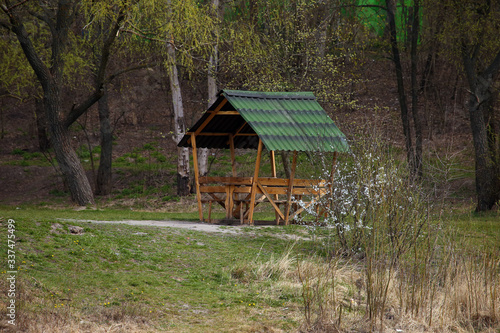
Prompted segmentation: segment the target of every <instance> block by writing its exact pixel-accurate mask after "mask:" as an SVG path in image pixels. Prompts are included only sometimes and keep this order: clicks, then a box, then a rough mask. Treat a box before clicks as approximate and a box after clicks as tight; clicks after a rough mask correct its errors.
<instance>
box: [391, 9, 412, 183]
mask: <svg viewBox="0 0 500 333" xmlns="http://www.w3.org/2000/svg"><path fill="white" fill-rule="evenodd" d="M385 3H386V7H387V21H388V25H389V39H390V43H391V51H392V61H393V62H394V66H395V70H396V81H397V85H398V99H399V106H400V109H401V121H402V123H403V133H404V136H405V144H406V157H407V160H408V164H409V167H410V172H411V176H412V177H413V176H414V171H415V167H414V166H415V156H414V153H413V143H412V138H411V128H410V119H409V117H408V105H407V103H406V93H405V88H404V82H403V68H402V66H401V58H400V55H399V47H398V41H397V34H396V21H395V18H394V3H393V1H391V0H385Z"/></svg>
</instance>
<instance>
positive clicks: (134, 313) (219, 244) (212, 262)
mask: <svg viewBox="0 0 500 333" xmlns="http://www.w3.org/2000/svg"><path fill="white" fill-rule="evenodd" d="M74 213H75V212H72V211H70V210H67V211H50V210H30V209H19V210H15V211H9V210H4V211H3V212H1V213H0V216H2V220H1V229H0V230H1V234H0V239H3V242H4V245H5V244H6V243H7V219H8V218H14V219H15V236H16V246H15V253H16V257H15V260H16V265H17V271H18V274H17V277H18V281H17V288H18V290H17V297H18V299H19V301H18V303H17V306H18V307H17V311H18V312H17V316H18V317H17V318H18V325H20V327H21V328H25V329H26V328H30V329H31V331H42V330H43V329H45V330H47V329H48V327H52V328H51V331H53V332H56V331H57V329H59V330H60V331H61V332H62V331H67V330H68V329H70V328H71V329H72V330H75V331H79V330H83V331H85V330H90V331H95V330H105V329H109V328H111V327H112V326H113V325H117V324H120V325H128V327H129V329H133V330H145V331H148V330H151V331H156V330H159V331H167V332H168V331H170V332H187V331H189V332H215V331H217V332H245V331H248V332H252V331H263V330H271V331H273V330H275V331H285V332H287V331H290V330H293V329H294V328H296V327H297V326H298V325H299V324H300V309H299V307H300V290H299V288H297V287H296V286H283V285H280V282H279V279H278V278H279V277H278V276H274V277H273V276H272V275H273V274H272V273H273V272H272V268H271V271H270V272H269V274H267V273H263V274H260V275H256V274H255V272H253V270H254V269H255V268H257V267H258V265H259V263H263V262H269V261H270V260H272V258H276V257H280V256H281V255H283V254H284V253H286V252H287V251H288V249H289V248H290V246H291V241H289V240H284V239H281V238H279V237H275V236H274V235H275V233H273V232H263V233H254V232H250V230H249V229H246V230H248V231H243V230H242V233H241V234H238V235H232V234H223V233H202V232H195V231H188V230H181V229H172V228H157V227H134V226H129V225H124V224H92V223H88V222H86V223H74V222H64V221H61V220H58V219H57V218H74V217H76V215H78V218H80V219H102V220H113V219H116V217H117V216H118V215H120V214H119V213H118V212H116V211H114V212H106V213H103V212H101V213H99V212H93V211H85V212H78V214H74ZM121 213H122V215H123V217H125V218H127V219H131V218H133V219H159V218H160V217H162V218H165V216H164V215H163V216H160V215H156V214H155V213H152V214H148V213H140V212H139V213H137V212H135V213H134V212H121ZM56 217H57V218H56ZM70 225H71V226H80V227H83V228H84V233H83V234H82V235H75V234H71V233H70V232H69V231H68V226H70ZM307 243H309V242H304V243H303V244H301V245H296V246H295V247H294V249H293V251H294V256H295V255H297V254H300V253H301V252H303V251H306V252H308V251H309V250H310V248H309V245H308V244H307ZM6 252H7V251H6V246H2V250H1V252H0V253H1V256H2V258H6V257H7V253H6ZM6 272H7V269H6V268H5V265H3V267H2V271H1V273H2V274H1V275H2V276H3V278H1V281H0V286H2V289H4V288H5V287H6V285H7V280H6V277H7V273H6ZM266 274H267V275H266ZM0 311H1V314H2V324H3V325H4V326H3V328H6V327H9V326H8V325H6V323H5V321H4V319H5V318H6V316H5V312H6V307H5V304H2V306H1V308H0ZM55 323H57V324H55Z"/></svg>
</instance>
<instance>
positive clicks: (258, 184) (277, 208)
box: [257, 180, 285, 219]
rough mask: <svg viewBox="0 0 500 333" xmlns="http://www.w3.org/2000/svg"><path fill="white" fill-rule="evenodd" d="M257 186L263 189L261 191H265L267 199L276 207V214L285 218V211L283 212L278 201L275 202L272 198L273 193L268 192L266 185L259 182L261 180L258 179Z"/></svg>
mask: <svg viewBox="0 0 500 333" xmlns="http://www.w3.org/2000/svg"><path fill="white" fill-rule="evenodd" d="M257 186H258V187H259V188H260V189H261V191H262V192H263V193H264V195H265V196H266V197H267V200H269V202H270V203H271V205H272V206H273V208H274V211H275V212H276V214H278V215H279V217H281V218H282V219H285V216H284V215H283V213H282V212H281V210H280V208H279V207H278V205H276V203H275V202H274V200H273V199H272V198H271V195H270V194H269V193H267V191H266V188H265V187H264V186H262V184H261V183H259V181H258V180H257Z"/></svg>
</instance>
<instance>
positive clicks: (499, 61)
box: [462, 42, 500, 211]
mask: <svg viewBox="0 0 500 333" xmlns="http://www.w3.org/2000/svg"><path fill="white" fill-rule="evenodd" d="M479 48H480V45H474V47H472V48H470V47H468V46H467V45H466V43H465V42H462V61H463V66H464V70H465V74H466V77H467V81H468V83H469V90H470V92H471V96H470V98H469V106H468V107H469V117H470V124H471V131H472V139H473V142H474V153H475V158H476V194H477V207H476V211H487V210H490V209H492V208H493V206H495V204H498V203H499V201H500V161H499V157H498V155H497V154H496V153H497V151H498V150H497V148H496V147H495V144H492V143H491V140H490V139H489V133H488V131H489V130H491V125H493V127H494V121H495V115H494V114H493V112H494V110H493V108H492V103H493V96H492V92H491V90H492V88H493V84H494V81H495V80H494V79H495V78H496V77H497V75H498V72H499V71H500V51H499V52H498V53H497V54H496V56H495V58H494V59H493V61H492V62H491V64H490V65H489V66H487V67H486V69H484V70H482V71H481V72H480V73H481V74H478V69H477V68H476V64H477V62H478V59H477V57H478V53H479V52H477V51H478V49H479ZM471 49H473V50H474V51H471Z"/></svg>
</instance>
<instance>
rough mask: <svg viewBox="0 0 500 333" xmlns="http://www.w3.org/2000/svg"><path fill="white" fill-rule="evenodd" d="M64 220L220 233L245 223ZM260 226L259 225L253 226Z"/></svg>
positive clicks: (240, 226)
mask: <svg viewBox="0 0 500 333" xmlns="http://www.w3.org/2000/svg"><path fill="white" fill-rule="evenodd" d="M59 220H60V221H65V222H78V223H82V222H90V223H108V224H128V225H136V226H153V227H170V228H180V229H189V230H194V231H203V232H221V233H234V234H236V233H240V232H242V231H243V227H245V225H220V224H211V223H201V222H189V221H172V220H164V221H155V220H123V221H97V220H78V219H59ZM254 228H261V227H254Z"/></svg>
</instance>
